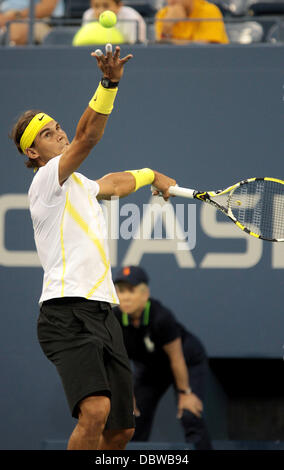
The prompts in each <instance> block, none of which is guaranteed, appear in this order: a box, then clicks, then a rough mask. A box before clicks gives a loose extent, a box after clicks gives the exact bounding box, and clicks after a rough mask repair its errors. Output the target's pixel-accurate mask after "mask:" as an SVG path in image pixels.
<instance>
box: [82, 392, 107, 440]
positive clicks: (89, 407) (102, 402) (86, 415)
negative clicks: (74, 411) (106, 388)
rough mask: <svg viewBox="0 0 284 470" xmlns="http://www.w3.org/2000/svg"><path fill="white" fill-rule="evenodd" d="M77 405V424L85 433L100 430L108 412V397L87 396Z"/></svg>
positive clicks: (103, 425)
mask: <svg viewBox="0 0 284 470" xmlns="http://www.w3.org/2000/svg"><path fill="white" fill-rule="evenodd" d="M79 407H80V414H79V424H80V426H81V427H82V428H83V429H84V430H85V431H86V433H91V434H93V433H94V432H96V433H97V432H102V431H103V429H104V427H105V424H106V421H107V418H108V415H109V412H110V400H109V398H107V397H104V396H101V397H88V398H86V399H85V400H83V401H82V402H81V404H80V405H79Z"/></svg>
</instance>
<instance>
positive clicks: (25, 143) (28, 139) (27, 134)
mask: <svg viewBox="0 0 284 470" xmlns="http://www.w3.org/2000/svg"><path fill="white" fill-rule="evenodd" d="M52 120H53V118H52V117H50V116H48V114H45V113H38V114H36V115H35V117H33V118H32V120H31V121H30V123H29V124H28V125H27V127H26V128H25V131H24V133H23V135H22V137H21V140H20V146H21V149H22V151H23V152H25V150H26V149H27V148H29V147H30V146H31V145H32V143H33V141H34V140H35V138H36V136H37V134H38V133H39V131H40V130H41V129H42V128H43V127H44V126H45V125H46V124H47V123H48V122H50V121H52Z"/></svg>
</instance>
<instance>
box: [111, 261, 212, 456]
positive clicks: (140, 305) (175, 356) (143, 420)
mask: <svg viewBox="0 0 284 470" xmlns="http://www.w3.org/2000/svg"><path fill="white" fill-rule="evenodd" d="M114 283H115V287H116V290H117V294H118V297H119V301H120V307H115V308H114V313H115V315H116V317H117V318H118V320H119V322H120V324H121V326H122V330H123V337H124V343H125V346H126V350H127V353H128V356H129V359H131V360H132V361H133V365H134V395H135V401H136V403H135V404H134V410H135V415H136V417H137V419H136V429H135V433H134V437H133V439H132V440H133V441H147V440H148V439H149V436H150V433H151V429H152V425H153V419H154V414H155V411H156V408H157V405H158V403H159V400H160V399H161V397H162V395H163V394H164V393H165V392H166V390H167V389H168V387H169V386H170V385H173V386H174V389H175V393H176V397H177V418H180V420H181V423H182V426H183V430H184V435H185V440H186V442H190V443H193V444H194V446H195V449H196V450H210V449H212V444H211V440H210V437H209V433H208V430H207V426H206V423H205V420H204V418H203V415H202V413H203V403H202V400H203V396H204V381H205V375H206V369H207V357H206V352H205V349H204V347H203V346H202V344H201V343H200V341H199V339H198V338H197V337H196V336H194V335H193V334H192V333H190V332H189V331H187V330H186V329H185V328H184V327H183V326H182V325H181V324H180V323H178V322H177V321H176V319H175V317H174V315H173V314H172V312H171V311H170V310H169V309H167V308H166V307H165V306H164V305H162V304H161V303H160V302H159V301H158V300H155V299H153V298H152V297H150V291H149V287H148V284H149V278H148V275H147V274H146V272H145V271H144V270H143V269H141V268H140V267H138V266H126V267H124V268H122V269H120V270H119V272H118V273H117V274H116V276H115V279H114Z"/></svg>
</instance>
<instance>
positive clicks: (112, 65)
mask: <svg viewBox="0 0 284 470" xmlns="http://www.w3.org/2000/svg"><path fill="white" fill-rule="evenodd" d="M91 56H93V57H95V58H96V59H97V63H98V67H99V69H100V70H101V71H102V73H103V76H104V77H106V78H109V79H110V80H111V81H113V82H118V81H119V80H120V79H121V77H122V75H123V71H124V65H125V64H126V62H128V61H129V60H130V59H132V57H133V55H132V54H128V55H127V56H125V57H123V58H122V59H121V58H120V47H119V46H116V48H115V52H114V54H113V53H112V45H111V44H107V45H106V54H105V55H104V54H103V52H102V51H101V50H100V49H97V50H96V51H95V52H92V53H91Z"/></svg>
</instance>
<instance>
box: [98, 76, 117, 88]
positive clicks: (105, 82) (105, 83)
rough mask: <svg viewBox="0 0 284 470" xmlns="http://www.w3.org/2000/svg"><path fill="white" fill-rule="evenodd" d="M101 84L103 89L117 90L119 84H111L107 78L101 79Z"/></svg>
mask: <svg viewBox="0 0 284 470" xmlns="http://www.w3.org/2000/svg"><path fill="white" fill-rule="evenodd" d="M101 84H102V86H103V87H104V88H117V87H118V84H119V82H112V81H111V80H110V79H109V78H107V77H103V78H102V79H101Z"/></svg>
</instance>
